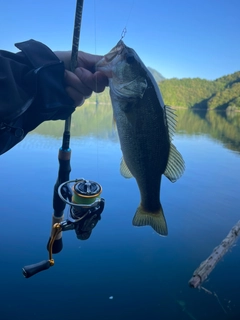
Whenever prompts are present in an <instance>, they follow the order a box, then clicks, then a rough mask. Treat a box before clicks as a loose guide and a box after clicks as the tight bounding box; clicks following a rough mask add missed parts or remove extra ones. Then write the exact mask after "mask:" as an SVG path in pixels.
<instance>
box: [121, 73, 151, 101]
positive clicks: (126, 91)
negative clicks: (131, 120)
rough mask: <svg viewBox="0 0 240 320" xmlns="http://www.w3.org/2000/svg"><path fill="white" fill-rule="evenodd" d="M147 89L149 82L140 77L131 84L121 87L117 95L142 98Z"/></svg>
mask: <svg viewBox="0 0 240 320" xmlns="http://www.w3.org/2000/svg"><path fill="white" fill-rule="evenodd" d="M147 87H148V83H147V80H146V79H145V78H144V77H141V76H140V77H137V78H135V79H134V80H132V81H130V82H125V83H123V84H122V85H119V87H118V89H117V91H116V93H117V95H118V96H122V97H131V98H142V97H143V95H144V93H145V91H146V89H147Z"/></svg>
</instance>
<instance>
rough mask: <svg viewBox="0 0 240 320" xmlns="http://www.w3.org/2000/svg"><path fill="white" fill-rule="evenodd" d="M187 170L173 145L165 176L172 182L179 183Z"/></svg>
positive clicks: (171, 145)
mask: <svg viewBox="0 0 240 320" xmlns="http://www.w3.org/2000/svg"><path fill="white" fill-rule="evenodd" d="M184 170H185V163H184V160H183V158H182V156H181V154H180V152H179V151H178V150H177V149H176V147H175V146H174V145H173V144H172V143H171V144H170V151H169V157H168V163H167V167H166V169H165V171H164V175H165V176H166V177H167V178H168V179H169V180H170V181H171V182H175V181H177V180H178V179H179V178H180V177H181V175H182V174H183V172H184Z"/></svg>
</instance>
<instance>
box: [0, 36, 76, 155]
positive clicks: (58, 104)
mask: <svg viewBox="0 0 240 320" xmlns="http://www.w3.org/2000/svg"><path fill="white" fill-rule="evenodd" d="M16 47H17V48H18V49H20V50H21V51H20V52H18V53H11V52H8V51H3V50H2V51H0V154H2V153H4V152H6V151H8V150H9V149H10V148H12V147H13V146H14V145H16V144H17V143H18V142H20V141H21V140H22V139H23V138H24V137H25V136H26V134H27V133H28V132H29V131H31V130H33V129H34V128H36V127H37V126H38V125H39V124H40V123H42V122H43V121H47V120H59V119H62V120H65V119H67V118H68V117H69V116H70V115H71V113H72V112H73V111H74V110H75V107H74V102H73V100H72V99H71V98H70V97H69V96H68V94H67V93H66V91H65V86H64V70H65V68H64V64H63V62H62V61H60V60H59V59H58V58H57V56H56V55H55V54H54V53H53V52H52V51H51V50H50V49H49V48H48V47H46V46H45V45H44V44H42V43H40V42H37V41H34V40H29V41H26V42H22V43H18V44H16Z"/></svg>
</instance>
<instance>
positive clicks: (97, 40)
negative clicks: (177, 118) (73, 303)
mask: <svg viewBox="0 0 240 320" xmlns="http://www.w3.org/2000/svg"><path fill="white" fill-rule="evenodd" d="M75 7H76V2H75V0H65V1H63V0H61V1H56V0H41V1H34V0H21V1H17V0H7V1H1V3H0V30H1V49H4V50H10V51H15V52H16V48H15V47H14V43H16V42H20V41H25V40H28V39H30V38H32V39H35V40H39V41H42V42H43V43H45V44H46V45H48V46H49V47H50V48H51V49H52V50H70V49H71V42H72V32H73V31H72V30H73V22H74V15H75ZM239 13H240V1H239V0H181V1H180V0H168V1H162V0H155V1H153V0H148V1H146V0H145V1H143V0H122V1H114V0H85V1H84V8H83V20H82V28H81V38H80V49H81V50H83V51H86V52H90V53H97V54H105V53H107V52H108V51H109V50H110V49H111V48H112V47H113V46H114V45H115V44H116V43H117V41H118V40H119V39H120V37H121V33H122V30H123V29H124V27H125V26H126V27H127V33H126V35H125V38H124V42H125V43H126V44H127V45H128V46H129V47H132V48H134V49H135V51H136V52H137V53H138V55H139V56H140V57H141V59H142V60H143V62H144V63H145V64H146V65H147V66H150V67H152V68H155V69H156V70H158V71H159V72H160V73H162V75H163V76H165V77H167V78H172V77H177V78H186V77H187V78H188V77H191V78H194V77H200V78H205V79H211V80H213V79H216V78H218V77H221V76H223V75H227V74H229V73H233V72H236V71H239V70H240V41H239V37H240V21H239Z"/></svg>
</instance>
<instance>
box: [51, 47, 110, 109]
mask: <svg viewBox="0 0 240 320" xmlns="http://www.w3.org/2000/svg"><path fill="white" fill-rule="evenodd" d="M54 53H55V54H56V56H57V57H58V58H59V59H60V60H62V61H63V62H64V65H65V68H66V69H65V84H66V91H67V93H68V94H69V96H70V97H71V98H72V99H73V100H74V102H75V105H76V106H81V105H82V104H83V103H84V101H85V99H87V98H89V97H90V96H91V94H92V92H93V91H94V92H97V93H99V92H102V91H104V89H105V87H106V86H107V85H108V78H107V77H106V76H105V75H104V74H103V73H102V72H100V71H96V72H95V65H96V63H97V62H98V61H99V60H100V59H101V58H102V56H99V55H93V54H89V53H85V52H82V51H79V53H78V61H77V68H76V69H75V72H74V73H73V72H71V71H70V61H71V51H57V52H54Z"/></svg>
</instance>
